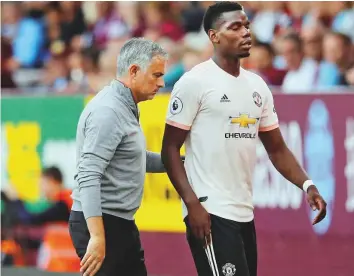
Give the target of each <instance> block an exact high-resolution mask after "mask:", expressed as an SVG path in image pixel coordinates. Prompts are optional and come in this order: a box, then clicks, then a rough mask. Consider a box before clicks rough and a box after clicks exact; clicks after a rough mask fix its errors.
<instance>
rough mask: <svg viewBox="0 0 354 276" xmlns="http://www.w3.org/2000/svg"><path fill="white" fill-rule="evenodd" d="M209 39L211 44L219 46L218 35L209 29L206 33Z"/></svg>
mask: <svg viewBox="0 0 354 276" xmlns="http://www.w3.org/2000/svg"><path fill="white" fill-rule="evenodd" d="M208 35H209V38H210V40H211V42H212V43H213V44H219V42H220V39H219V34H218V32H217V31H216V30H213V29H210V30H209V32H208Z"/></svg>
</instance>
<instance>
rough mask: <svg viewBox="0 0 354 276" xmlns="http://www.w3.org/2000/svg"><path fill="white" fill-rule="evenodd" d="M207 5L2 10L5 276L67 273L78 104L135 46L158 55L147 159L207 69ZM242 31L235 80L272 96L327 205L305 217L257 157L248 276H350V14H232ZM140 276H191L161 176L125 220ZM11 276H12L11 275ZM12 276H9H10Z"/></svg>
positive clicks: (353, 112) (353, 77)
mask: <svg viewBox="0 0 354 276" xmlns="http://www.w3.org/2000/svg"><path fill="white" fill-rule="evenodd" d="M213 3H214V2H207V1H200V2H188V1H186V2H172V1H163V2H134V1H127V2H118V1H116V2H103V1H102V2H91V1H90V2H89V1H86V2H76V1H75V2H74V1H61V2H57V1H52V2H45V1H41V2H33V1H26V2H25V1H22V2H21V1H20V2H8V1H2V2H1V94H2V97H1V219H2V224H1V262H2V266H3V267H6V270H4V273H6V275H11V274H13V273H16V271H17V273H19V272H18V270H16V269H19V268H27V267H32V268H34V269H33V270H28V269H26V270H20V273H21V275H24V272H23V271H27V272H26V273H29V274H28V275H42V273H44V272H62V273H75V272H77V271H78V268H79V263H78V259H77V257H76V255H75V252H74V249H73V247H72V245H71V241H70V238H69V235H68V230H67V225H66V223H67V219H68V214H69V210H70V207H71V198H70V190H71V188H72V187H73V185H75V183H74V180H73V176H74V174H75V158H76V157H75V134H76V124H77V121H78V118H79V116H80V113H81V111H82V109H83V107H84V106H85V104H86V103H87V102H88V101H89V100H90V98H91V97H92V96H93V95H94V94H95V93H97V92H98V91H99V90H100V89H101V88H102V87H103V86H104V85H106V84H108V83H109V82H110V81H111V80H112V79H113V78H115V73H116V64H117V58H119V57H118V54H119V51H120V48H121V46H122V45H123V44H124V42H125V41H126V40H127V39H129V38H131V37H136V36H144V37H146V38H149V39H152V40H155V41H157V42H159V43H160V44H161V45H162V46H163V47H164V48H165V49H166V50H167V52H168V53H169V61H168V67H167V73H166V75H165V85H166V86H165V88H163V89H162V90H161V91H160V92H159V93H158V95H157V96H156V98H155V99H154V100H153V101H149V102H146V103H142V104H140V110H141V115H142V116H141V125H142V128H143V130H144V133H145V135H146V138H147V147H148V149H149V150H152V151H156V152H159V151H160V149H161V138H162V134H163V129H164V117H165V114H166V108H167V103H168V100H169V94H170V92H171V90H172V88H173V85H174V84H175V83H176V81H177V80H178V79H179V78H180V77H181V76H182V75H183V74H184V73H185V72H187V71H188V70H190V69H191V68H192V67H193V66H195V65H196V64H198V63H200V62H203V61H205V60H207V59H209V58H210V57H211V56H212V54H213V48H212V45H211V44H210V42H209V40H208V37H207V35H206V34H205V33H204V31H203V29H202V19H203V14H204V12H205V10H206V8H207V7H208V6H209V5H211V4H213ZM241 4H242V5H243V6H244V9H245V12H246V13H247V15H248V17H249V19H250V21H251V31H252V37H253V47H252V50H251V56H250V57H249V58H247V59H243V60H242V66H243V67H244V68H245V69H248V70H252V71H254V72H256V73H257V74H259V75H261V76H262V77H263V78H264V80H265V81H266V82H267V83H268V85H269V86H270V87H271V90H272V92H273V94H274V99H275V105H276V109H277V113H278V116H279V118H280V127H281V130H282V133H283V135H284V138H285V140H286V142H287V144H288V146H289V147H290V149H291V150H292V151H293V152H294V153H295V155H296V156H297V158H298V159H299V160H300V162H301V163H302V165H303V166H304V167H305V168H306V170H307V171H308V173H309V175H310V177H311V178H312V179H313V180H314V182H315V183H316V185H317V186H318V187H319V189H320V191H321V193H322V194H323V195H324V197H325V199H326V201H327V202H328V216H327V218H326V219H325V221H323V222H322V223H321V224H320V225H318V226H316V227H313V226H312V225H311V220H312V219H313V217H314V215H315V214H313V213H312V212H310V210H309V208H308V207H307V203H306V200H305V198H304V195H303V193H301V191H298V190H296V189H295V188H294V187H293V186H292V185H291V184H290V183H289V182H287V181H286V180H285V179H284V178H282V177H281V176H280V175H279V174H278V173H277V172H276V171H275V169H274V168H273V167H272V165H271V163H270V161H269V160H268V156H267V155H266V152H265V150H264V149H263V147H262V146H261V144H259V145H258V148H257V165H256V169H255V175H254V204H255V207H256V209H255V212H256V226H257V229H258V243H259V275H260V276H284V275H286V276H300V275H301V276H307V275H313V274H316V275H322V276H353V275H354V263H353V261H352V256H354V4H353V2H345V1H343V2H341V1H336V2H294V1H292V2H285V1H277V2H263V1H241ZM136 219H137V224H138V226H139V228H140V230H141V237H142V242H143V245H144V247H145V254H146V262H147V266H148V270H149V272H150V274H149V275H155V276H163V275H164V276H193V275H196V272H195V269H194V266H193V262H192V257H191V255H190V253H189V249H188V246H187V242H186V239H185V236H184V231H185V229H184V226H183V223H182V217H181V210H180V202H179V198H178V195H177V194H176V192H175V191H174V189H173V188H172V186H171V184H170V182H169V180H168V177H167V176H166V175H165V174H163V175H151V174H147V176H146V181H145V192H144V199H143V205H142V208H141V209H140V210H139V212H138V214H137V217H136ZM13 268H16V269H13ZM13 275H15V274H13Z"/></svg>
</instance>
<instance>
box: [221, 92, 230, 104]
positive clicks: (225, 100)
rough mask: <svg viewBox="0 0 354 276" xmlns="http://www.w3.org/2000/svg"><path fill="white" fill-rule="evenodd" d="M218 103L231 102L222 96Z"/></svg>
mask: <svg viewBox="0 0 354 276" xmlns="http://www.w3.org/2000/svg"><path fill="white" fill-rule="evenodd" d="M220 102H221V103H229V102H231V101H230V100H229V98H228V97H227V96H226V95H225V94H224V96H222V98H221V99H220Z"/></svg>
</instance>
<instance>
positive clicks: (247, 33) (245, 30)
mask: <svg viewBox="0 0 354 276" xmlns="http://www.w3.org/2000/svg"><path fill="white" fill-rule="evenodd" d="M242 36H243V37H244V38H249V37H251V30H250V29H248V28H246V27H244V28H243V35H242Z"/></svg>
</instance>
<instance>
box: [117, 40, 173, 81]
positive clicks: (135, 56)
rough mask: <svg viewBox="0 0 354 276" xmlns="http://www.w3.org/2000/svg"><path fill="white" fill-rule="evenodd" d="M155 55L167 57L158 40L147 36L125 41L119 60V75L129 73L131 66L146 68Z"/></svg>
mask: <svg viewBox="0 0 354 276" xmlns="http://www.w3.org/2000/svg"><path fill="white" fill-rule="evenodd" d="M155 56H162V57H163V58H167V53H166V51H165V50H164V49H163V48H162V47H161V46H160V45H159V44H158V43H156V42H153V41H151V40H148V39H145V38H132V39H130V40H128V41H127V42H126V43H124V45H123V47H122V49H121V50H120V53H119V56H118V61H117V76H118V77H122V76H124V75H125V74H127V73H128V69H129V66H130V65H132V64H136V65H138V66H139V67H140V68H142V69H143V70H146V69H147V67H148V66H149V64H150V62H151V60H152V59H153V58H154V57H155Z"/></svg>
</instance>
